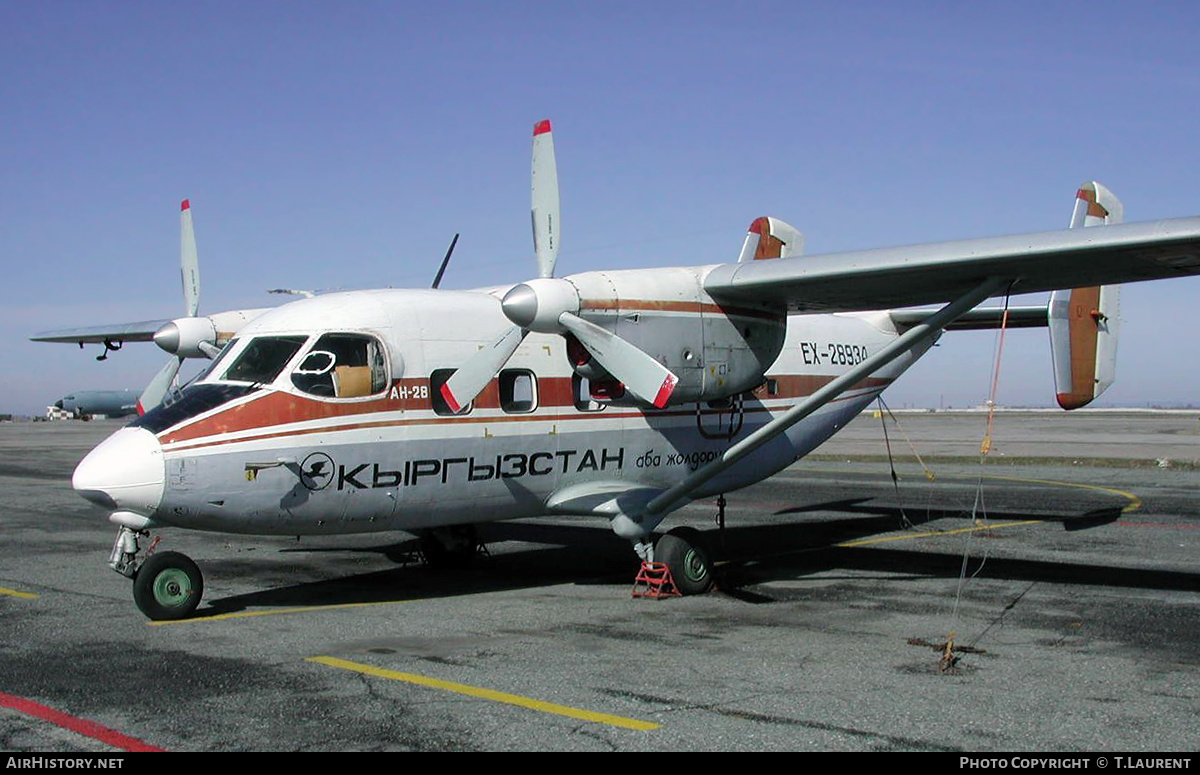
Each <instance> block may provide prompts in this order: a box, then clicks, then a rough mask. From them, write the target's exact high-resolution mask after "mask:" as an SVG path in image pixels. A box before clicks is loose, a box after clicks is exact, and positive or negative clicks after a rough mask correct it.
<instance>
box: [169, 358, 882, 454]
mask: <svg viewBox="0 0 1200 775" xmlns="http://www.w3.org/2000/svg"><path fill="white" fill-rule="evenodd" d="M770 379H771V380H773V381H775V383H776V385H777V391H776V392H775V393H774V394H773V395H768V394H767V389H766V386H765V384H764V385H763V386H761V387H759V388H757V389H756V390H755V391H754V395H755V397H756V398H759V399H767V400H780V399H796V398H804V397H806V396H809V395H812V394H813V393H814V392H816V391H817V390H819V389H820V388H822V387H824V386H825V385H827V384H829V383H830V382H832V381H833V379H834V377H832V376H814V375H780V376H773V377H770ZM891 382H892V380H890V379H880V378H876V377H867V378H865V379H862V380H859V382H858V383H856V384H855V385H853V386H852V387H851V388H849V390H862V389H873V388H884V387H886V386H887V385H890V384H891ZM402 383H405V386H407V387H409V389H410V390H411V388H412V386H413V385H424V386H425V387H426V388H428V383H429V380H428V379H425V378H417V379H408V380H398V381H397V382H396V386H397V387H401V385H402ZM390 393H391V391H389V392H388V394H390ZM386 395H387V394H385V395H384V396H382V397H378V398H372V399H369V400H365V401H364V400H361V399H357V400H356V399H349V400H344V401H337V400H321V399H317V398H310V397H307V396H302V395H297V394H295V393H287V392H284V391H278V390H274V391H269V392H268V393H266V394H265V395H263V396H260V397H258V398H255V399H252V400H250V401H247V402H246V403H242V404H238V405H236V406H231V407H229V408H228V409H226V410H224V411H220V412H217V413H216V414H213V415H209V416H208V417H204V418H201V419H199V420H196V421H195V422H193V423H191V424H189V425H185V426H183V427H182V428H177V429H175V430H172V431H169V432H167V433H165V434H163V435H161V436H160V437H159V439H160V441H162V443H163V444H183V443H185V442H189V441H195V442H200V443H195V444H183V445H184V446H186V447H187V448H189V449H195V448H199V447H207V446H212V445H215V444H226V443H231V442H244V441H260V440H263V439H269V438H277V437H282V436H298V435H306V434H311V433H330V432H336V431H344V430H361V429H370V428H383V427H389V428H392V427H403V426H414V425H439V424H449V423H467V424H477V423H513V422H517V423H519V422H564V421H569V420H616V419H631V418H639V417H646V418H649V419H653V418H656V417H679V416H694V415H695V414H696V409H695V407H693V406H688V407H686V408H684V407H680V408H676V409H667V410H662V411H656V410H648V411H642V410H639V409H636V408H629V409H626V410H624V411H605V412H582V411H579V410H577V409H574V398H573V396H572V387H571V379H570V378H569V377H541V378H539V379H538V399H539V409H540V410H543V411H538V412H533V413H529V414H511V415H502V416H496V415H488V416H479V415H472V414H466V415H453V416H441V415H439V416H433V417H430V416H424V417H420V418H413V419H404V420H399V419H389V420H378V421H364V422H357V423H354V422H352V423H345V424H339V425H322V426H318V427H313V428H292V429H288V430H278V431H272V430H271V429H272V428H276V427H279V426H283V425H291V424H294V423H301V422H309V421H312V420H324V419H331V418H351V417H355V416H359V415H367V414H379V413H383V412H395V411H401V410H417V411H425V412H428V411H432V404H431V403H430V401H429V399H428V398H424V399H420V400H418V399H412V398H409V399H399V398H396V399H391V398H387V397H386ZM427 395H428V391H426V396H427ZM475 406H476V407H477V408H483V409H495V408H499V392H498V387H497V385H496V381H495V380H493V381H492V382H491V383H489V385H488V387H487V388H485V390H484V391H483V392H482V393H480V395H479V397H477V398H476V400H475ZM568 407H570V411H569V412H566V413H564V412H561V411H558V412H554V413H549V412H548V411H547V410H563V409H567V408H568ZM611 408H615V407H611ZM780 408H783V407H771V408H767V407H750V408H747V409H745V411H746V413H748V414H754V413H760V412H769V411H773V410H775V409H780ZM728 411H729V410H728V409H712V410H709V409H705V410H702V414H720V413H723V412H728ZM254 430H262V431H264V432H263V433H257V434H251V435H244V436H239V437H237V438H234V439H227V438H226V439H219V440H207V439H210V437H213V436H221V435H224V434H230V433H244V432H246V431H254ZM202 439H205V441H200V440H202Z"/></svg>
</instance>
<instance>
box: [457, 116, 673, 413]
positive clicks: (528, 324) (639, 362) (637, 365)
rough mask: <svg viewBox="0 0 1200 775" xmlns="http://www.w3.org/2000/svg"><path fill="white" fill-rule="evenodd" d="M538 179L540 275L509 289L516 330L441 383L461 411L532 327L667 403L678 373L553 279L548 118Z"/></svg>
mask: <svg viewBox="0 0 1200 775" xmlns="http://www.w3.org/2000/svg"><path fill="white" fill-rule="evenodd" d="M531 177H532V184H531V194H532V196H531V198H532V208H531V216H532V221H533V246H534V255H535V257H536V259H537V265H538V271H539V273H540V275H539V277H538V278H537V279H536V280H529V281H528V282H524V283H520V284H519V285H515V286H513V287H512V288H511V289H510V290H509V291H508V293H506V294H504V298H503V299H502V300H501V301H500V308H501V310H502V311H503V312H504V316H505V317H507V318H508V319H509V321H510V322H512V324H513V326H512V328H509V329H507V330H506V331H504V332H503V333H501V334H500V335H499V336H498V337H497V338H496V339H495V340H493V342H492V343H491V344H490V345H488V346H486V347H484V348H483V349H481V350H480V351H479V352H478V353H476V354H475V355H473V356H472V357H471V358H469V359H468V360H467V362H466V363H464V364H463V365H462V367H460V368H459V369H458V370H457V371H455V372H454V374H452V375H451V376H450V379H448V380H447V381H446V382H445V384H443V385H442V388H441V392H442V398H443V399H445V401H446V404H447V406H449V407H450V409H451V411H454V412H460V411H462V409H463V407H465V406H466V405H467V404H469V403H471V401H473V400H475V397H476V396H477V395H479V393H480V392H482V391H483V389H484V388H485V387H486V386H487V384H488V382H490V381H491V380H492V378H493V377H495V376H496V374H497V373H498V372H499V371H500V370H501V369H502V368H504V364H506V363H507V362H508V359H509V358H511V357H512V355H513V353H515V352H516V351H517V348H518V347H520V345H521V342H523V341H524V340H525V337H526V336H528V335H529V332H530V331H536V332H538V333H545V334H558V335H560V336H573V337H574V338H575V339H577V340H578V341H579V343H580V344H581V345H583V347H584V349H585V350H587V352H588V354H589V355H590V356H591V357H592V358H594V359H595V361H596V363H598V364H599V365H600V366H601V367H602V368H603V369H604V370H605V371H607V372H608V373H609V374H611V375H612V376H613V377H614V378H616V379H618V380H620V381H621V382H622V383H624V385H625V388H626V389H627V390H628V391H629V392H630V393H633V394H634V395H635V396H637V397H638V398H640V399H642V400H644V401H646V402H648V403H651V404H653V405H654V406H656V407H659V408H660V409H661V408H662V407H664V406H666V405H667V401H668V400H669V399H670V397H671V393H672V391H673V390H674V389H675V385H676V384H677V383H678V381H679V380H678V378H677V377H676V376H675V375H674V374H673V373H672V372H671V370H670V369H668V368H667V367H665V366H663V365H662V364H661V363H659V362H658V361H656V360H654V359H653V358H651V357H650V356H649V355H647V354H646V353H644V352H643V351H642V350H640V349H638V348H637V347H635V346H634V345H632V344H630V343H629V342H627V341H625V340H624V339H622V338H621V337H619V336H617V335H616V334H614V333H612V332H611V331H608V330H606V329H604V328H601V327H600V326H598V325H596V324H595V323H592V322H590V321H588V320H585V319H584V318H582V317H580V316H579V311H580V307H581V304H580V300H579V292H578V291H577V290H576V288H575V286H574V285H573V284H572V283H571V282H569V281H568V280H563V279H555V278H554V265H555V263H556V261H557V259H558V245H559V227H560V221H559V196H558V171H557V168H556V164H555V160H554V138H553V134H552V132H551V129H550V122H549V121H539V122H538V123H537V124H535V125H534V127H533V171H532V176H531Z"/></svg>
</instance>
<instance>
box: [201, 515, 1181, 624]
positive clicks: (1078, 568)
mask: <svg viewBox="0 0 1200 775" xmlns="http://www.w3.org/2000/svg"><path fill="white" fill-rule="evenodd" d="M776 513H777V514H781V515H787V514H793V515H798V514H815V513H823V514H832V515H833V518H832V519H822V520H806V521H801V522H794V523H788V524H773V525H743V526H734V527H728V526H727V527H726V529H725V530H724V532H723V534H722V533H721V532H719V531H718V530H716V529H715V528H714V529H709V530H707V531H705V535H706V536H707V538H708V540H709V542H710V544H711V546H712V548H713V552H714V554H715V555H716V558H717V559H718V560H719V561H720V566H719V569H718V574H717V579H718V586H719V588H720V589H721V590H722V591H724V592H726V593H728V594H730V595H732V596H734V597H739V598H740V599H744V600H746V601H748V602H768V601H769V600H770V599H769V598H767V597H765V596H760V595H757V594H755V593H754V592H753V590H752V589H751V588H752V587H753V586H754V585H757V584H761V583H765V582H771V581H782V580H794V579H802V578H804V577H806V576H811V575H813V574H817V573H822V574H828V573H829V572H830V571H836V570H846V571H856V572H882V573H892V574H902V575H905V576H908V577H910V578H952V577H957V576H958V575H959V574H960V573H961V572H962V561H963V557H962V553H961V551H959V546H960V544H954V545H953V548H952V549H949V550H948V551H944V552H943V551H936V550H934V551H930V550H929V548H928V545H927V543H926V544H925V545H923V546H922V547H921V548H917V547H916V546H915V545H914V546H913V547H912V548H899V547H898V546H896V544H888V545H887V546H879V545H875V546H838V544H845V543H849V542H854V541H857V540H863V539H867V538H870V537H872V536H878V535H881V534H884V533H891V532H895V531H901V530H911V531H914V532H917V533H922V534H926V535H928V534H931V533H932V534H936V532H937V530H931V529H930V527H929V523H932V522H938V521H942V524H941V526H940V527H941V529H943V530H954V529H956V528H957V527H967V526H970V525H971V522H970V519H971V517H970V514H969V513H966V512H964V511H962V510H940V509H925V508H922V509H920V510H913V509H909V510H905V511H904V513H903V514H902V513H901V510H900V509H898V508H895V507H891V506H876V505H872V504H871V503H870V501H869V499H865V498H854V499H846V500H839V501H830V502H824V503H816V504H810V505H805V506H797V507H793V508H788V509H783V510H781V511H779V512H776ZM841 515H850V516H841ZM1120 515H1121V510H1120V509H1119V508H1116V507H1113V508H1107V509H1098V510H1092V511H1088V512H1084V513H1082V514H1078V515H1075V516H1063V515H1061V514H1055V515H1051V516H1038V515H1035V514H1030V513H1029V511H1027V510H1026V511H1022V512H1019V513H1017V512H1012V513H1008V512H996V511H991V512H989V513H988V519H989V520H990V521H991V522H993V523H998V522H1001V521H1008V520H1030V519H1037V520H1042V521H1047V522H1062V523H1063V526H1064V529H1067V530H1078V529H1082V528H1083V527H1095V526H1098V525H1103V524H1107V523H1110V522H1112V521H1114V520H1116V519H1117V518H1118V517H1120ZM903 520H907V522H905V521H903ZM945 520H952V521H953V520H956V521H958V522H959V523H960V524H959V525H950V526H947V525H946V524H945ZM899 535H901V536H902V535H903V533H900V534H899ZM983 535H984V537H983V538H980V540H986V539H987V537H989V536H988V534H987V533H986V532H984V534H983ZM481 538H482V539H483V540H484V541H485V542H487V543H490V544H499V543H503V542H521V543H527V544H529V546H522V547H518V548H516V549H510V548H506V549H505V550H504V551H498V552H496V553H495V554H491V555H481V556H479V557H478V558H476V562H475V563H474V564H473V565H472V567H470V568H466V569H449V570H441V569H435V568H431V567H429V566H427V565H425V564H424V563H423V562H422V561H421V559H420V555H419V553H418V551H417V542H416V541H415V540H405V541H399V542H392V543H387V544H381V545H379V546H372V547H366V548H345V549H343V548H337V547H333V548H327V547H326V548H312V549H309V548H302V549H286V550H283V552H284V553H287V554H301V555H303V554H310V555H317V554H329V555H336V554H344V555H354V554H362V553H366V554H376V555H382V556H384V557H387V558H388V559H389V560H391V561H392V562H395V563H397V564H398V566H399V567H396V568H393V569H388V570H383V571H373V572H370V573H363V574H354V575H347V576H342V577H339V578H335V579H328V580H322V581H313V582H306V583H301V584H285V585H282V586H277V587H274V588H271V589H264V590H262V591H258V592H251V593H248V594H242V595H233V596H229V597H224V598H220V599H217V600H213V601H210V602H209V604H208V605H207V606H206V607H204V608H202V609H200V610H198V611H197V612H196V615H197V616H210V615H217V614H223V613H233V612H237V611H242V610H246V609H249V608H288V607H306V606H329V605H347V604H363V603H377V602H399V601H404V600H417V599H428V598H439V597H453V596H461V595H470V594H478V593H483V592H495V591H501V590H512V589H534V588H538V587H545V586H550V585H554V584H578V585H587V584H620V583H622V581H626V580H627V581H628V582H629V584H630V586H631V587H632V584H633V578H634V575H635V574H636V570H637V562H636V558H635V556H634V554H633V552H632V551H631V550H630V548H629V545H628V543H627V542H625V541H624V540H622V539H620V538H618V537H617V536H616V535H615V534H614V533H613V532H612V531H611V530H610V529H609V528H608V526H607V525H606V524H604V523H599V522H593V521H589V522H587V523H586V524H571V525H564V524H540V523H538V522H537V521H535V520H530V521H516V522H499V523H492V524H489V525H485V526H482V527H481ZM225 565H226V566H228V567H226V568H225V569H224V570H229V571H232V573H233V575H245V576H247V577H248V578H265V577H268V576H269V575H270V574H271V573H272V570H271V568H274V567H275V564H274V563H273V562H269V563H263V562H258V561H255V562H253V563H250V564H247V561H244V560H237V561H228V562H226V563H225ZM233 565H237V566H238V567H237V568H234V567H232V566H233ZM210 572H212V573H213V574H216V575H221V574H222V572H223V568H222V564H221V563H214V564H213V565H212V567H211V571H210ZM983 575H984V576H986V577H988V578H997V579H1009V580H1019V581H1045V582H1053V583H1064V584H1085V585H1095V586H1113V587H1132V588H1142V589H1162V590H1200V574H1195V573H1184V572H1176V571H1159V570H1144V569H1136V568H1129V567H1119V566H1102V565H1095V564H1087V563H1073V562H1060V561H1043V560H1024V559H1000V558H996V557H994V556H993V557H990V558H989V559H988V560H987V563H986V567H985V569H984V571H983Z"/></svg>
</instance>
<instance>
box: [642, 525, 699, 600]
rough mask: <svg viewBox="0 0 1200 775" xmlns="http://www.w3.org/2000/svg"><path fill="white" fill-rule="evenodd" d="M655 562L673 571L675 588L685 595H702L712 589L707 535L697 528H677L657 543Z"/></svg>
mask: <svg viewBox="0 0 1200 775" xmlns="http://www.w3.org/2000/svg"><path fill="white" fill-rule="evenodd" d="M654 560H655V561H656V562H663V563H666V564H667V565H668V566H669V567H670V568H671V577H672V578H674V579H675V586H676V587H677V588H678V589H679V591H680V592H682V593H683V594H685V595H699V594H702V593H704V592H707V591H708V590H709V589H710V588H711V587H712V583H713V571H712V559H711V557H710V556H709V553H708V549H707V548H706V546H705V541H704V535H703V534H702V533H701V532H700V531H699V530H696V529H695V528H691V527H677V528H675V529H674V530H672V531H671V532H669V533H667V534H666V535H665V536H663V537H662V538H660V539H658V543H657V544H655V546H654Z"/></svg>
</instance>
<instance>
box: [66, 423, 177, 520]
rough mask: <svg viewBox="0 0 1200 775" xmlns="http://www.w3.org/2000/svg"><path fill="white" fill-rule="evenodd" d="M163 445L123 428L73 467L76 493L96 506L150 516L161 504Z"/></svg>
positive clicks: (140, 432)
mask: <svg viewBox="0 0 1200 775" xmlns="http://www.w3.org/2000/svg"><path fill="white" fill-rule="evenodd" d="M165 480H166V468H165V465H164V463H163V452H162V445H161V444H159V443H158V439H156V438H154V434H153V433H151V432H150V431H148V430H146V429H144V428H122V429H121V430H119V431H117V432H116V433H114V434H113V435H111V436H109V437H108V438H107V439H105V440H104V441H102V442H100V444H99V446H97V447H96V448H95V449H93V450H92V451H91V452H89V453H88V454H87V457H85V458H84V459H83V460H81V461H80V462H79V465H78V466H76V467H75V475H74V476H73V477H71V485H72V486H73V487H74V488H75V492H77V493H79V494H80V495H81V496H83V497H84V498H86V499H87V500H89V501H91V502H92V503H95V504H97V505H99V506H104V507H105V508H109V509H120V510H122V511H132V512H136V513H138V514H144V515H145V516H150V515H152V514H153V513H154V510H155V509H157V508H158V504H159V502H161V501H162V496H163V484H164V482H165Z"/></svg>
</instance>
